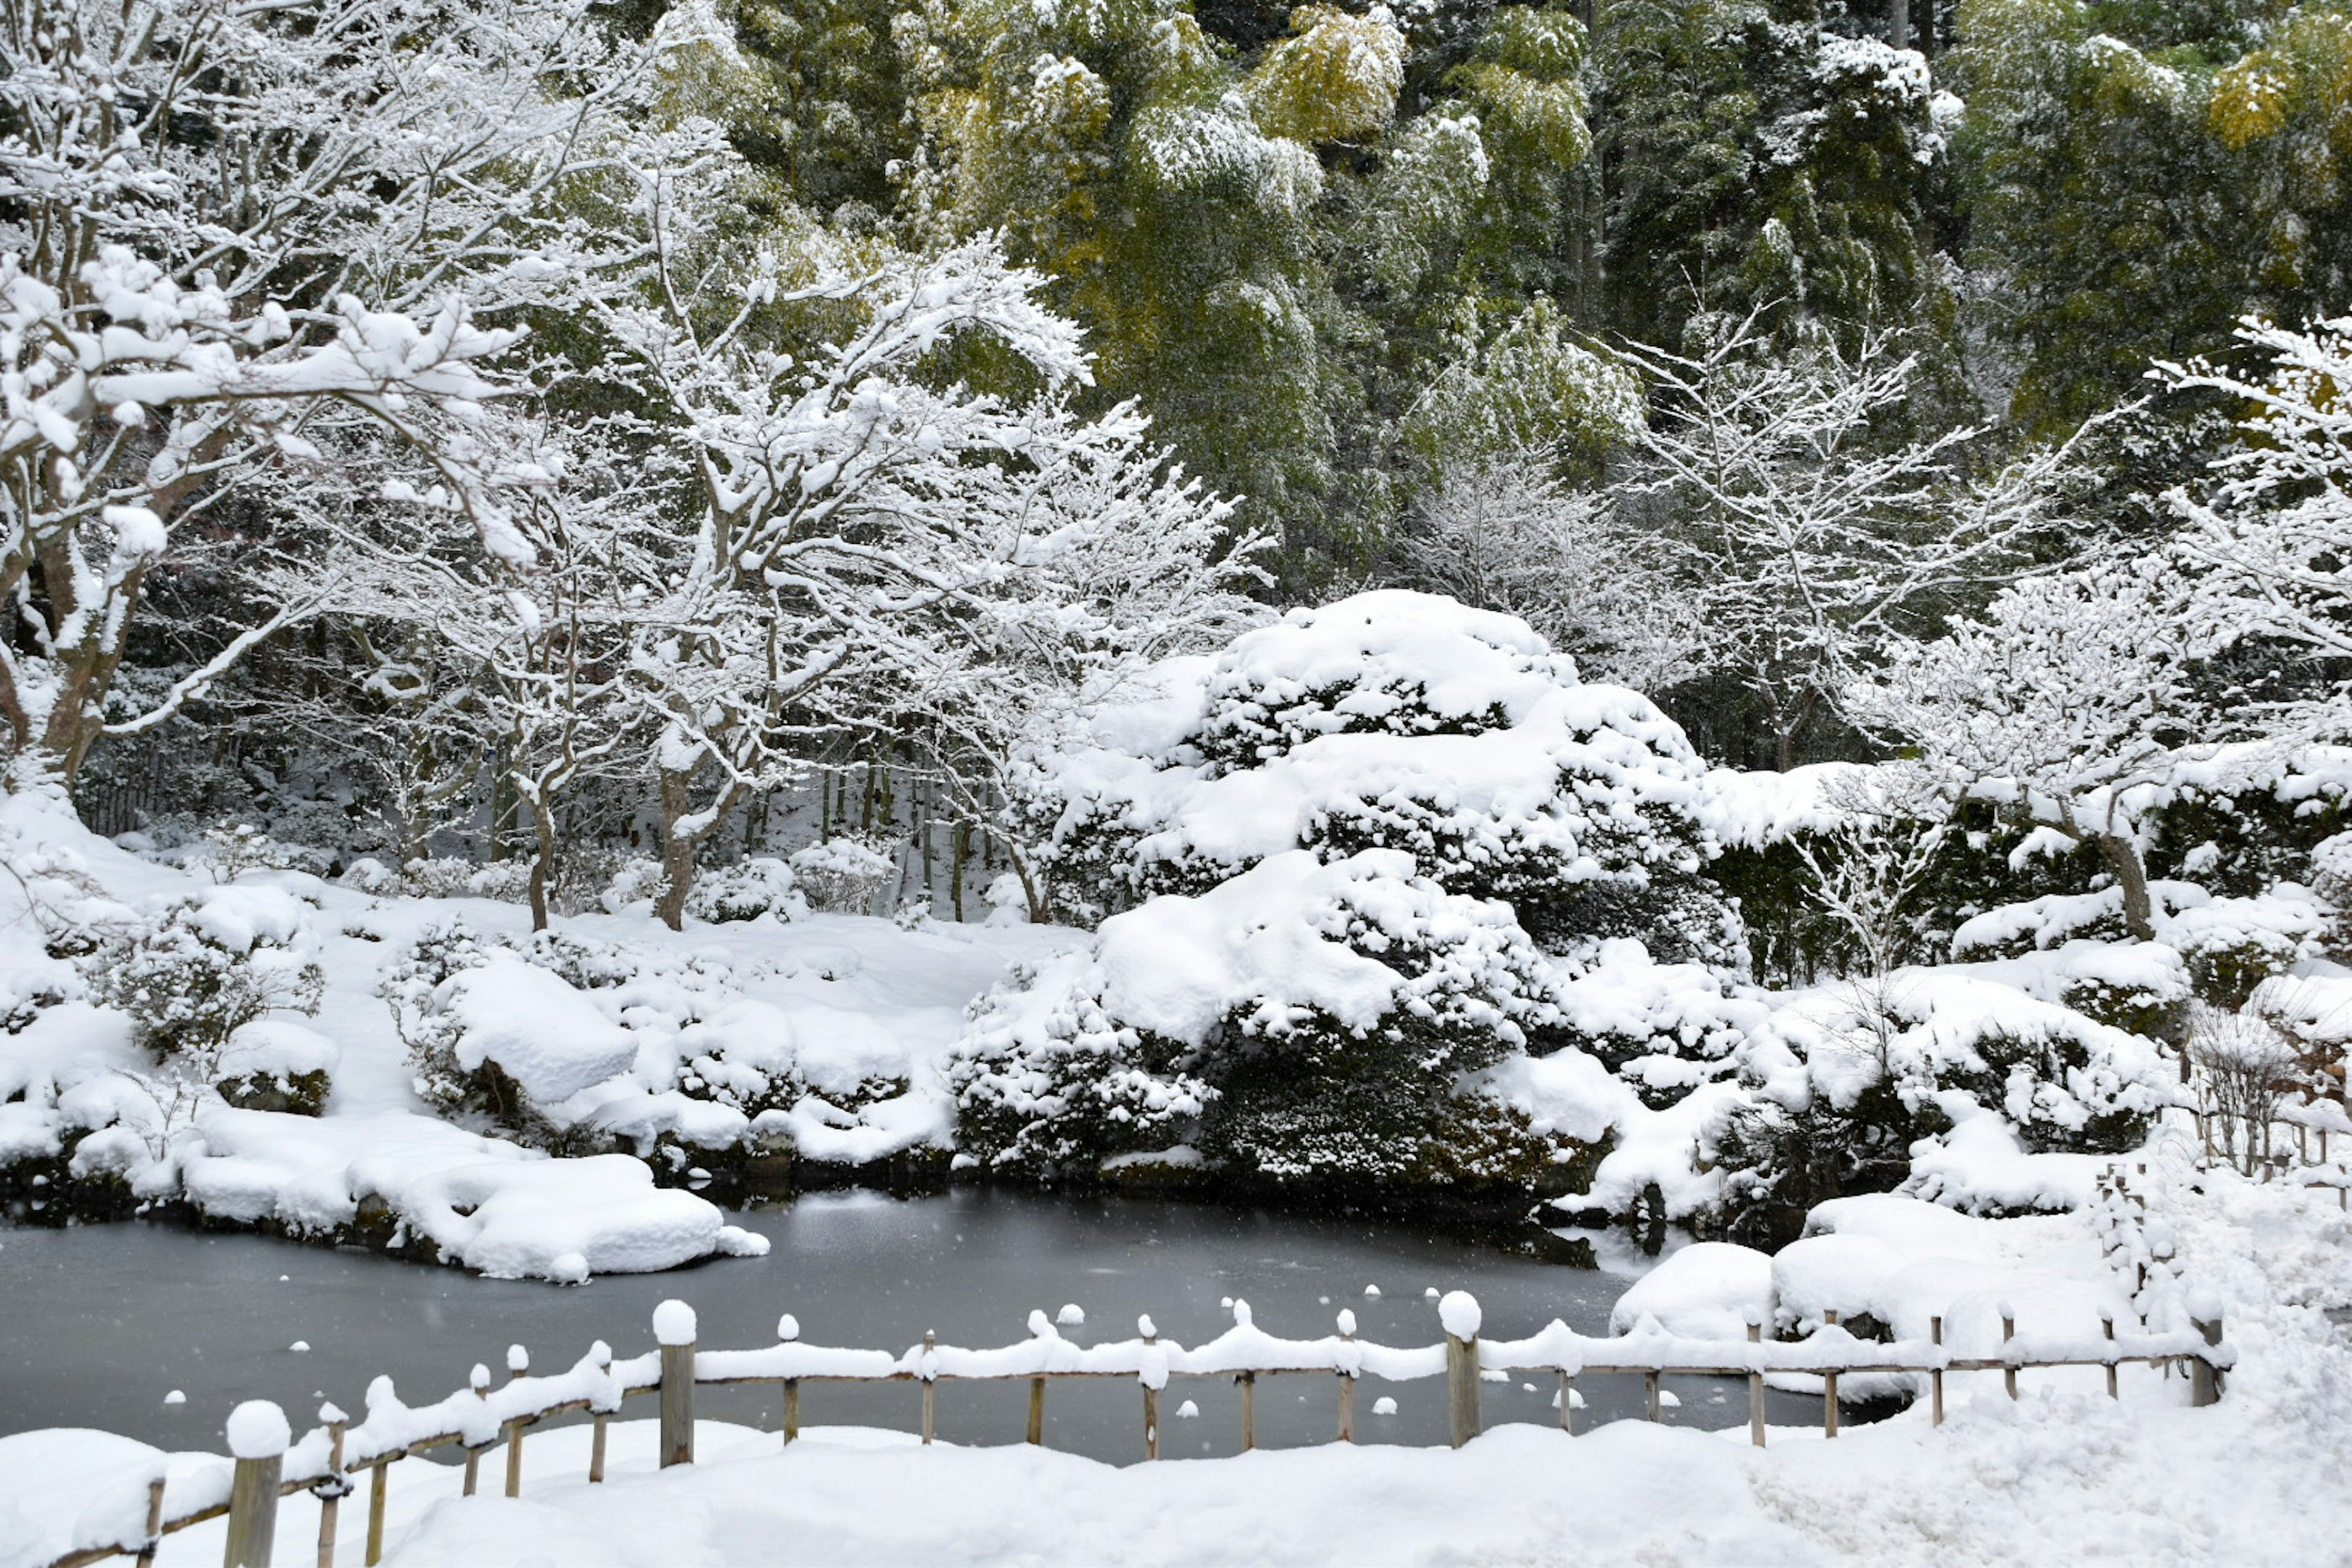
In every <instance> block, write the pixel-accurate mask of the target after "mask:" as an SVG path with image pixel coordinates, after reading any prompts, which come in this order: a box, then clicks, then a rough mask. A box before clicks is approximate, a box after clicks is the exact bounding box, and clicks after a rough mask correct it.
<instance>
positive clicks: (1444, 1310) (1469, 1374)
mask: <svg viewBox="0 0 2352 1568" xmlns="http://www.w3.org/2000/svg"><path fill="white" fill-rule="evenodd" d="M1437 1315H1438V1318H1439V1320H1440V1321H1442V1322H1443V1323H1444V1325H1445V1415H1446V1426H1447V1427H1448V1428H1449V1430H1450V1434H1451V1436H1452V1437H1453V1439H1454V1447H1457V1448H1459V1447H1462V1445H1463V1444H1465V1443H1467V1442H1468V1441H1470V1439H1471V1438H1473V1437H1475V1436H1477V1435H1478V1322H1479V1312H1478V1299H1477V1298H1476V1297H1475V1296H1473V1295H1471V1294H1470V1292H1469V1291H1467V1290H1449V1291H1447V1292H1446V1293H1445V1295H1444V1298H1443V1299H1442V1300H1439V1302H1438V1303H1437Z"/></svg>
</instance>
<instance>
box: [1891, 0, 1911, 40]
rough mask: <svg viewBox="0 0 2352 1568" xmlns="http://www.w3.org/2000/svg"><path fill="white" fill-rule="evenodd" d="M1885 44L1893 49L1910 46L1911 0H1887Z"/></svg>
mask: <svg viewBox="0 0 2352 1568" xmlns="http://www.w3.org/2000/svg"><path fill="white" fill-rule="evenodd" d="M1886 46H1887V47H1889V48H1894V49H1907V48H1909V47H1911V0H1887V5H1886Z"/></svg>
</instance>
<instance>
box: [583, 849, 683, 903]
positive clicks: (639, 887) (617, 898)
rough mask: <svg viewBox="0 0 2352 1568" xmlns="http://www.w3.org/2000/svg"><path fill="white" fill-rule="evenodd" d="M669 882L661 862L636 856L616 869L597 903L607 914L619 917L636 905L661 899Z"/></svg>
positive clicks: (645, 856) (608, 879) (629, 858)
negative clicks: (666, 882)
mask: <svg viewBox="0 0 2352 1568" xmlns="http://www.w3.org/2000/svg"><path fill="white" fill-rule="evenodd" d="M666 880H667V875H666V873H664V872H663V870H662V863H661V862H660V861H658V860H656V859H655V858H653V857H651V856H649V855H632V856H629V857H628V858H625V859H624V860H623V861H622V862H621V863H620V865H619V866H617V867H615V868H614V870H613V872H612V875H611V876H610V877H608V878H607V879H605V882H604V890H603V891H602V892H601V893H599V894H598V895H597V899H596V901H597V903H598V905H599V906H601V907H602V908H603V909H604V912H605V913H606V914H613V915H617V914H619V913H621V912H622V911H623V910H626V909H628V908H629V907H630V906H631V905H632V904H641V903H646V902H650V901H651V900H654V899H656V898H658V897H660V896H661V890H662V884H663V883H664V882H665V881H666Z"/></svg>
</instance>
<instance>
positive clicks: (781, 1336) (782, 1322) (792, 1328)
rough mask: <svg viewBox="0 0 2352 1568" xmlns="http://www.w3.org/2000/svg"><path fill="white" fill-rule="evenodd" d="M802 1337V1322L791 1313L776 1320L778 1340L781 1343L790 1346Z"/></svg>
mask: <svg viewBox="0 0 2352 1568" xmlns="http://www.w3.org/2000/svg"><path fill="white" fill-rule="evenodd" d="M800 1337H801V1321H800V1320H799V1319H798V1318H795V1317H793V1315H792V1314H791V1313H790V1312H786V1313H785V1314H784V1315H783V1316H782V1317H781V1318H778V1319H777V1320H776V1338H777V1339H778V1340H779V1341H780V1342H782V1343H784V1344H790V1343H792V1342H793V1341H794V1340H796V1339H799V1338H800Z"/></svg>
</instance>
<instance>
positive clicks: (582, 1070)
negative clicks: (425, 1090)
mask: <svg viewBox="0 0 2352 1568" xmlns="http://www.w3.org/2000/svg"><path fill="white" fill-rule="evenodd" d="M446 984H447V986H448V1000H447V1009H448V1012H449V1014H450V1015H451V1016H453V1017H455V1018H456V1019H457V1021H458V1023H459V1025H460V1026H461V1027H462V1028H463V1029H464V1031H465V1032H464V1033H463V1035H461V1036H460V1037H459V1038H458V1041H457V1064H458V1066H460V1067H462V1068H466V1069H467V1071H469V1072H470V1071H471V1070H473V1069H474V1068H478V1067H479V1066H481V1065H482V1063H484V1062H485V1061H488V1062H490V1063H493V1064H495V1065H496V1066H497V1067H498V1068H499V1069H500V1070H501V1071H503V1072H504V1073H505V1074H506V1075H507V1076H508V1077H509V1078H510V1079H514V1080H515V1082H516V1084H517V1085H519V1086H520V1088H521V1089H522V1091H523V1093H525V1094H527V1095H529V1096H530V1098H531V1100H534V1101H535V1102H537V1103H538V1104H541V1105H554V1104H556V1103H558V1102H560V1101H562V1100H569V1099H571V1098H572V1096H573V1095H575V1094H577V1093H579V1092H580V1091H581V1090H582V1089H588V1088H591V1087H593V1085H596V1084H600V1083H602V1082H604V1080H605V1079H609V1078H612V1077H614V1075H615V1074H618V1073H623V1072H626V1071H627V1070H628V1069H629V1067H630V1065H631V1064H632V1063H634V1062H635V1060H636V1058H637V1042H636V1039H635V1037H634V1036H632V1035H631V1034H630V1033H629V1032H628V1031H627V1030H626V1029H624V1028H622V1027H620V1026H618V1025H616V1024H613V1023H609V1022H607V1021H606V1020H605V1017H604V1014H602V1013H600V1012H598V1011H597V1009H596V1005H595V1004H594V1003H593V1002H591V1001H589V999H588V998H587V997H585V996H583V995H582V994H580V993H579V992H577V991H575V990H573V989H572V987H571V986H570V985H568V984H565V983H564V981H563V977H562V975H559V974H556V973H552V972H551V971H549V970H545V969H541V968H540V967H539V966H538V965H536V964H531V963H523V962H522V961H521V960H520V959H518V958H515V957H512V956H511V955H509V954H507V953H504V952H495V953H493V954H492V955H491V957H490V959H489V962H488V963H484V964H483V965H482V966H481V967H480V968H478V969H468V970H465V971H463V972H461V973H457V974H455V975H452V976H451V977H450V978H449V980H448V981H447V983H446Z"/></svg>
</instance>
